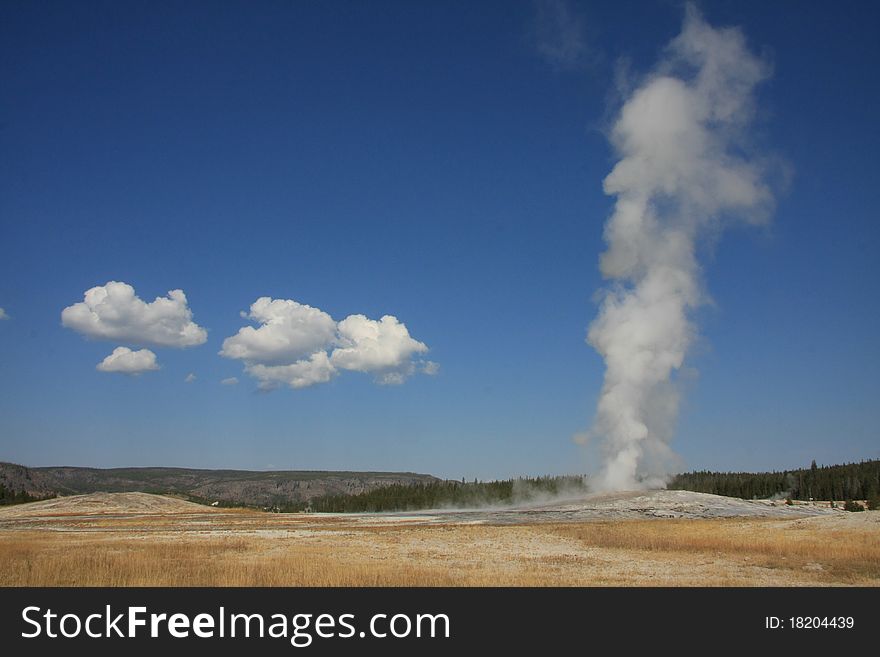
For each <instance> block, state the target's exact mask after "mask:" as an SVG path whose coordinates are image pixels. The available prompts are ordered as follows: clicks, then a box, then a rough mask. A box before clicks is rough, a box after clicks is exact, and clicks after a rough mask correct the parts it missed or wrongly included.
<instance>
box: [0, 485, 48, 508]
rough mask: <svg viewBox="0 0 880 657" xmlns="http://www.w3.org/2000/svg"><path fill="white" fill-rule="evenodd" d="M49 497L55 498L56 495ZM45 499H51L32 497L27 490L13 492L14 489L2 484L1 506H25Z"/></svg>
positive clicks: (0, 489) (0, 488)
mask: <svg viewBox="0 0 880 657" xmlns="http://www.w3.org/2000/svg"><path fill="white" fill-rule="evenodd" d="M49 497H55V495H50V496H49ZM45 499H49V498H47V497H38V496H36V495H31V494H30V493H28V492H27V491H25V490H13V489H12V488H7V487H6V486H4V485H3V484H2V483H0V506H7V505H9V504H24V503H25V502H38V501H39V500H45Z"/></svg>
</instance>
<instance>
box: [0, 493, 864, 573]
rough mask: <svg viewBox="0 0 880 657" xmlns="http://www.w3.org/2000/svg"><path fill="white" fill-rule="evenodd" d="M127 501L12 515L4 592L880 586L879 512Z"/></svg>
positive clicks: (138, 497) (98, 500) (5, 518)
mask: <svg viewBox="0 0 880 657" xmlns="http://www.w3.org/2000/svg"><path fill="white" fill-rule="evenodd" d="M123 495H128V498H125V499H122V502H119V500H120V497H119V496H116V497H114V496H103V497H101V496H83V498H81V499H80V500H79V502H78V503H77V504H76V505H73V506H72V504H74V503H73V502H69V501H68V502H65V501H61V500H53V501H52V502H51V503H50V502H46V503H36V504H38V505H39V504H42V505H43V507H35V506H34V505H23V506H20V507H14V508H9V509H4V510H2V511H0V585H4V586H71V585H72V586H150V585H153V586H493V585H501V586H507V585H513V586H798V585H818V586H835V585H862V586H878V585H880V512H866V513H853V514H847V513H842V512H841V513H836V514H829V515H822V516H814V517H798V516H792V517H782V518H779V517H767V518H759V517H748V516H744V517H743V516H741V517H730V518H702V519H701V518H684V519H682V518H673V519H664V518H652V519H629V518H624V519H611V520H607V519H597V520H586V521H574V522H529V521H525V520H524V521H523V522H521V523H516V522H506V523H505V524H493V523H491V522H479V523H463V522H458V521H457V522H444V521H443V519H442V518H440V520H437V519H436V518H434V519H433V520H432V521H431V522H424V521H423V519H421V518H419V517H416V516H412V515H411V516H383V515H356V516H319V515H298V514H297V515H293V514H290V515H288V514H267V513H259V512H254V511H239V510H233V511H230V510H215V509H209V508H205V507H200V506H195V505H190V504H188V503H185V502H179V501H175V500H169V499H168V498H157V497H155V496H146V495H142V494H123ZM66 499H68V500H73V498H66ZM53 503H54V506H53ZM28 506H30V507H32V508H31V509H30V510H29V509H27V508H26V507H28Z"/></svg>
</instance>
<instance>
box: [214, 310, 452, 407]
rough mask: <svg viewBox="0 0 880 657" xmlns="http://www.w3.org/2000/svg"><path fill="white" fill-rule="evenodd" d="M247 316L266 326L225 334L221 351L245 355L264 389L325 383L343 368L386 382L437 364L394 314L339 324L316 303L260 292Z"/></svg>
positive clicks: (350, 319) (429, 369)
mask: <svg viewBox="0 0 880 657" xmlns="http://www.w3.org/2000/svg"><path fill="white" fill-rule="evenodd" d="M243 316H245V317H248V318H250V319H253V320H255V321H257V322H259V323H260V324H261V326H260V327H259V328H253V327H249V326H248V327H244V328H242V329H241V330H239V332H238V333H237V334H236V335H234V336H231V337H229V338H227V339H226V340H224V342H223V349H222V350H221V351H220V355H221V356H225V357H227V358H234V359H238V360H242V361H244V364H245V371H246V372H247V373H248V374H249V375H250V376H252V377H254V378H255V379H257V381H258V382H259V387H260V388H261V389H264V390H271V389H273V388H278V387H280V386H282V385H288V386H290V387H291V388H306V387H309V386H312V385H315V384H317V383H326V382H328V381H330V380H331V379H332V378H333V377H334V376H336V375H337V374H338V373H339V372H340V371H342V370H350V371H357V372H365V373H369V374H373V375H374V377H375V380H376V382H377V383H380V384H386V385H387V384H399V383H403V382H404V381H405V380H406V379H407V378H408V377H410V376H411V375H413V374H414V373H416V372H417V371H422V372H424V373H426V374H435V373H436V372H437V369H438V365H437V364H436V363H433V362H431V361H428V362H421V361H418V362H417V361H415V360H414V357H415V356H417V355H418V354H422V353H425V352H427V351H428V347H427V346H426V345H425V344H424V343H422V342H419V341H418V340H415V339H414V338H412V337H411V336H410V334H409V331H408V330H407V328H406V325H405V324H403V323H402V322H400V321H399V320H398V319H397V318H396V317H393V316H391V315H385V316H384V317H382V318H381V319H380V320H373V319H369V318H368V317H366V316H364V315H349V316H348V317H346V318H345V319H343V320H342V321H341V322H339V323H338V324H337V323H336V322H335V321H334V320H333V318H332V317H331V316H330V315H328V314H327V313H325V312H324V311H322V310H319V309H317V308H313V307H311V306H307V305H304V304H300V303H298V302H296V301H292V300H289V299H271V298H269V297H261V298H259V299H257V301H255V302H254V304H253V305H252V306H251V309H250V312H249V313H247V314H246V315H245V314H244V313H243Z"/></svg>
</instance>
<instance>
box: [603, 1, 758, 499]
mask: <svg viewBox="0 0 880 657" xmlns="http://www.w3.org/2000/svg"><path fill="white" fill-rule="evenodd" d="M769 73H770V70H769V67H768V65H767V64H766V63H765V62H764V61H763V60H761V59H760V58H758V57H756V56H755V55H753V54H752V53H751V52H750V51H749V50H748V48H747V46H746V43H745V39H744V37H743V35H742V33H741V32H740V31H739V30H738V29H729V28H728V29H715V28H713V27H711V26H710V25H708V24H707V23H706V22H705V21H704V20H703V18H702V16H701V15H700V13H699V12H698V11H697V10H696V9H695V8H694V7H693V6H688V7H687V11H686V15H685V20H684V27H683V29H682V32H681V34H680V35H679V36H678V37H676V38H675V39H674V40H673V41H672V42H671V43H670V44H669V46H668V47H667V49H666V51H665V54H664V57H663V59H662V60H661V62H660V64H659V65H658V66H657V68H656V69H655V72H654V73H652V74H651V75H650V76H649V77H648V78H647V79H646V80H645V81H644V82H643V83H642V84H641V85H640V86H639V87H638V88H636V89H635V90H634V91H632V92H631V93H629V94H628V95H627V96H626V99H625V102H624V104H623V106H622V108H621V110H620V114H619V116H617V118H616V121H615V123H614V126H613V130H612V133H611V141H612V144H613V146H614V148H615V150H616V152H617V153H618V154H619V156H620V159H619V161H618V162H617V164H616V165H615V166H614V168H613V170H612V171H611V173H610V174H609V175H608V177H607V178H605V181H604V190H605V193H606V194H609V195H612V196H615V197H616V203H615V207H614V211H613V213H612V215H611V217H610V218H609V219H608V221H607V223H606V225H605V240H606V242H607V243H608V248H607V250H606V251H605V253H603V254H602V256H601V261H600V269H601V271H602V274H603V276H604V277H605V278H606V279H609V280H610V281H611V283H610V285H609V286H608V287H607V288H606V289H605V290H604V291H603V297H602V301H601V305H600V309H599V315H598V317H597V318H596V319H595V320H594V321H593V323H592V324H591V325H590V327H589V332H588V336H587V342H588V343H589V344H590V345H592V346H593V347H594V348H595V349H596V350H597V351H598V352H599V353H600V354H601V355H602V357H603V358H604V359H605V365H606V371H605V381H604V384H603V387H602V392H601V396H600V399H599V403H598V408H597V411H596V417H595V421H594V424H593V427H592V428H591V429H590V431H589V433H588V436H589V437H595V438H598V439H600V440H601V442H602V447H603V450H604V454H605V462H604V466H603V470H602V472H601V474H600V475H599V477H598V481H597V482H596V487H597V488H599V489H604V490H625V489H633V488H640V487H643V486H646V485H647V486H656V485H661V484H662V483H663V477H664V475H665V474H666V473H668V472H669V470H668V467H669V465H670V463H671V462H672V460H673V459H674V455H673V454H672V451H671V450H670V448H669V447H668V444H669V441H670V440H671V438H672V433H673V430H674V426H675V420H676V417H677V415H678V406H679V397H678V391H677V388H676V385H675V373H676V371H677V370H679V368H681V366H682V364H683V363H684V359H685V356H686V354H687V352H688V348H689V347H690V346H691V344H692V343H693V340H694V336H695V328H694V325H693V322H692V321H691V319H690V314H691V312H692V311H693V310H694V309H695V308H697V307H698V306H699V305H701V304H702V303H704V301H705V300H706V296H705V294H704V292H703V290H702V286H701V282H700V279H701V275H700V265H699V263H698V261H697V254H696V251H697V248H696V247H697V242H698V239H699V238H700V236H701V235H704V234H706V233H714V232H716V231H718V230H719V229H720V228H722V227H723V226H724V225H725V224H726V223H727V222H728V221H730V220H733V219H739V220H744V221H746V222H748V223H761V222H763V221H765V220H766V219H767V218H768V217H769V216H770V213H771V210H772V205H773V197H772V194H771V192H770V189H769V187H768V185H767V184H765V182H763V181H762V175H763V171H762V167H761V164H760V162H759V160H758V159H757V158H754V157H753V158H749V157H748V156H747V154H746V150H747V146H748V143H747V139H746V134H747V132H746V131H747V130H748V127H749V124H750V122H751V120H752V118H753V115H754V102H753V100H754V99H753V93H754V89H755V86H756V85H757V84H758V83H759V82H761V81H762V80H764V79H766V78H767V77H768V76H769Z"/></svg>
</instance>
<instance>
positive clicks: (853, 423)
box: [0, 2, 880, 478]
mask: <svg viewBox="0 0 880 657" xmlns="http://www.w3.org/2000/svg"><path fill="white" fill-rule="evenodd" d="M559 6H562V5H552V4H551V5H549V7H550V9H549V11H552V10H553V9H554V7H556V9H557V10H558V7H559ZM700 6H701V9H702V11H703V13H704V15H705V18H706V20H707V21H708V22H709V23H710V24H712V25H716V26H724V25H737V26H740V27H741V28H742V30H743V32H744V34H745V35H746V37H747V39H748V43H749V46H750V47H751V48H752V50H753V51H756V52H759V53H763V55H764V56H765V57H766V58H768V59H769V61H771V62H772V64H773V71H774V73H773V77H772V78H771V79H770V80H769V81H768V82H765V83H764V84H762V85H761V86H760V88H759V90H758V96H757V100H758V108H759V116H758V121H757V124H756V125H757V128H756V130H755V134H754V138H755V140H756V141H757V142H759V143H760V144H761V148H762V151H763V152H765V153H770V154H774V155H775V156H778V157H779V158H781V159H784V161H785V162H786V163H787V167H788V168H789V170H790V172H791V174H792V175H791V180H790V182H789V184H788V185H787V189H786V190H785V191H784V193H781V194H780V195H779V196H778V198H777V207H776V211H775V213H774V216H773V220H772V222H771V223H770V224H769V225H768V226H767V227H762V228H757V229H755V228H748V227H738V228H733V229H731V230H729V231H727V232H726V233H725V234H724V235H723V237H722V238H721V239H720V240H718V241H717V243H716V244H714V246H707V248H706V249H705V250H704V253H703V254H702V257H701V260H702V263H703V269H704V272H705V279H704V282H705V285H706V287H707V289H708V291H709V292H710V293H711V296H712V299H713V301H714V304H712V305H709V306H705V307H703V308H702V309H700V310H699V312H698V313H697V315H696V319H697V322H698V325H699V327H700V332H701V338H700V341H699V344H698V346H697V348H696V349H693V350H692V351H691V353H690V355H689V358H688V366H689V367H690V368H693V369H694V370H696V371H698V373H699V374H698V375H696V376H694V377H692V379H691V380H689V381H688V382H687V384H686V386H685V389H686V395H685V402H684V404H683V406H682V409H681V413H680V417H679V422H678V429H677V431H676V437H675V440H674V441H673V443H672V446H673V448H674V449H675V450H676V452H677V453H678V454H679V455H680V456H681V457H682V459H683V461H684V464H685V466H686V467H688V468H700V469H702V468H711V469H724V470H727V469H766V468H787V467H798V466H802V465H809V462H810V460H811V459H816V460H817V461H819V462H825V463H834V462H842V461H849V460H859V459H862V458H878V457H880V440H878V433H877V425H878V420H880V410H878V406H877V403H876V400H877V399H878V398H880V382H878V377H877V372H878V371H880V348H878V343H877V335H878V334H880V331H878V323H880V321H878V320H880V313H878V310H880V295H878V294H877V291H876V290H877V283H878V278H880V276H878V275H880V264H878V262H880V259H878V258H877V251H878V246H880V239H878V238H880V229H878V225H877V220H876V219H877V217H876V215H877V210H876V208H877V207H878V206H880V198H878V195H880V192H878V185H877V184H876V179H877V164H876V153H877V152H878V151H880V135H878V130H877V124H876V117H877V116H878V100H880V83H878V81H877V76H876V70H877V65H878V63H880V46H878V43H877V39H876V32H877V27H878V9H877V8H875V7H874V6H873V5H872V4H871V3H862V2H848V3H847V2H844V3H836V4H835V5H834V6H831V5H827V6H825V5H820V4H819V3H806V4H805V3H800V2H774V3H761V2H736V3H732V2H704V3H702V4H701V5H700ZM542 7H543V9H542ZM547 7H548V5H536V4H534V3H531V2H519V3H518V2H499V3H488V2H487V3H467V2H449V3H439V2H438V3H433V2H431V3H404V2H389V3H359V2H328V3H318V2H305V3H282V2H261V3H236V2H229V3H222V4H221V5H216V4H213V3H199V2H193V3H186V4H184V3H162V2H159V3H129V2H124V3H118V2H117V3H99V2H87V3H76V4H71V3H60V2H59V3H40V2H7V3H4V4H3V5H2V8H0V249H2V258H0V307H2V308H3V309H4V311H5V313H6V314H7V315H8V318H7V319H5V320H2V321H0V460H7V461H14V462H20V463H25V464H28V465H60V464H69V465H89V466H99V467H104V466H106V467H111V466H128V465H168V466H172V465H173V466H192V467H233V468H253V469H265V468H283V469H352V470H366V469H372V470H412V471H420V472H430V473H433V474H437V475H440V476H449V477H461V476H465V477H469V478H472V477H480V478H494V477H506V476H510V475H519V474H532V475H536V474H544V473H568V472H589V471H593V470H594V469H595V468H596V467H597V455H596V454H595V452H594V451H590V450H586V451H585V450H583V449H582V448H581V447H579V446H578V445H575V444H574V443H573V442H572V440H571V437H572V435H573V434H575V433H577V432H579V431H582V430H583V429H584V428H585V427H586V426H588V425H589V423H590V421H591V419H592V417H593V415H594V413H595V408H596V401H597V398H598V395H599V391H600V388H601V386H602V378H603V369H604V365H603V363H602V360H601V358H600V357H599V356H598V355H597V354H596V352H595V351H594V350H593V349H592V348H591V347H590V346H589V345H587V344H586V343H585V342H584V338H585V335H586V329H587V326H588V324H589V323H590V321H592V319H593V318H594V317H595V316H596V313H597V306H596V303H595V300H594V295H595V293H596V291H597V290H598V289H600V288H601V287H602V285H603V281H602V278H601V275H600V272H599V269H598V257H599V254H600V253H601V252H602V251H603V250H604V248H605V243H604V241H603V238H602V226H603V224H604V222H605V221H606V219H607V218H608V216H609V214H610V212H611V210H612V208H613V204H614V201H613V198H611V197H609V196H606V195H605V194H604V193H603V191H602V180H603V178H604V177H605V176H606V175H607V174H608V173H609V171H610V170H611V168H612V167H613V165H614V162H615V160H616V156H615V154H614V152H613V151H612V149H611V147H610V145H609V143H608V139H607V137H606V134H605V130H604V128H606V127H607V126H608V122H609V117H610V116H612V115H613V112H614V108H615V104H614V103H615V95H614V89H615V71H619V70H620V69H621V64H620V62H621V61H622V60H625V61H626V62H627V67H628V70H629V71H630V72H631V74H632V75H639V74H644V73H645V72H647V71H648V70H650V69H651V67H652V66H653V65H654V63H655V62H656V60H657V58H658V56H659V55H660V53H661V51H662V49H663V47H664V45H665V44H666V43H668V42H669V41H670V39H672V38H673V37H674V36H675V35H676V34H677V33H678V31H679V30H680V29H681V22H682V15H683V10H682V7H681V5H679V4H677V3H672V2H638V3H626V2H595V3H571V4H567V5H564V7H565V11H566V12H567V14H566V15H567V17H568V20H567V21H566V22H565V24H566V30H565V31H564V33H559V31H558V30H555V29H553V23H552V21H551V24H550V25H549V26H548V24H547V23H546V13H545V14H544V15H543V16H544V18H541V16H542V14H541V11H544V12H546V11H548V8H547ZM569 28H571V29H569ZM572 30H574V31H573V32H572ZM572 34H574V36H572ZM572 39H573V40H572ZM108 281H123V282H125V283H127V284H129V285H131V286H133V288H134V289H135V291H136V294H137V295H138V296H139V297H140V298H141V299H143V300H145V301H147V302H149V301H152V300H153V299H155V298H156V297H158V296H164V295H165V294H166V293H167V292H168V291H169V290H175V289H182V290H184V292H185V293H186V297H187V303H188V308H189V309H190V310H191V311H192V313H193V317H192V319H193V321H194V322H196V323H197V324H198V325H199V326H200V327H203V328H204V329H206V330H207V338H206V340H205V341H204V343H203V344H200V345H195V346H189V347H186V348H174V347H170V348H169V347H156V346H149V345H146V346H148V347H149V348H150V349H152V350H153V351H154V352H155V354H156V356H157V359H158V363H159V365H160V369H159V370H156V371H148V372H144V373H143V374H141V375H140V376H126V375H124V374H120V373H108V372H100V371H97V370H96V365H97V364H98V363H100V362H101V361H102V360H103V359H104V358H105V357H106V356H107V355H108V354H110V352H111V351H113V349H114V348H115V347H117V346H119V345H127V346H130V347H132V348H139V347H140V345H135V344H133V343H131V344H129V343H128V342H125V341H113V340H99V339H88V338H87V337H84V335H83V334H82V333H81V332H78V331H77V330H72V329H71V328H67V327H64V326H62V324H61V311H62V310H63V309H64V308H66V307H68V306H71V305H73V304H76V303H78V302H82V301H83V294H84V293H85V291H86V290H88V289H90V288H92V287H95V286H103V285H104V284H106V283H107V282H108ZM259 297H272V298H274V299H291V300H295V301H297V302H299V303H301V304H308V305H310V306H312V307H315V308H318V309H320V310H321V311H324V312H325V313H327V314H329V315H330V316H332V318H333V319H334V320H336V321H338V320H342V319H344V318H345V317H347V316H349V315H356V314H363V315H365V316H366V317H367V318H370V319H372V320H378V319H379V318H380V317H382V316H383V315H386V314H387V315H393V316H394V317H396V318H397V319H398V320H399V321H400V322H402V323H404V324H405V326H406V328H407V330H408V332H409V334H410V335H411V337H412V339H414V340H417V341H419V342H421V343H423V344H424V345H426V346H427V347H428V348H429V349H430V351H428V352H427V353H425V354H421V353H420V354H418V358H419V359H422V360H424V359H430V361H433V362H436V363H438V364H439V371H438V372H437V373H436V374H435V375H433V376H429V375H426V374H424V373H421V372H416V373H414V374H412V376H409V378H407V380H406V381H405V382H404V383H402V384H400V385H377V384H376V383H375V381H374V376H373V375H372V373H371V372H362V371H340V372H339V373H338V375H336V376H333V377H332V378H331V380H329V381H327V382H326V383H320V384H317V385H312V386H310V387H305V388H301V389H291V388H290V387H284V386H282V387H280V388H279V389H275V390H271V391H268V392H267V391H260V390H259V389H258V383H259V382H258V381H257V380H256V379H255V378H254V377H253V376H250V375H248V374H247V373H246V372H244V371H243V363H242V361H241V360H236V359H231V358H224V357H221V356H220V355H218V352H219V351H220V350H221V349H222V348H223V342H224V339H226V338H229V337H230V336H234V335H236V334H237V332H238V331H239V329H241V328H242V327H244V326H246V325H249V324H250V325H252V326H256V324H253V323H251V322H249V321H248V320H247V319H245V318H242V317H241V316H240V315H239V313H240V312H241V311H248V309H249V308H250V306H251V304H253V303H254V302H255V301H256V300H257V299H258V298H259ZM189 373H194V374H195V375H196V377H197V378H196V380H195V381H193V382H190V383H186V382H185V381H184V379H185V377H186V376H187V374H189ZM230 377H236V378H237V379H238V380H239V383H238V384H237V385H222V384H221V383H220V382H221V380H223V379H228V378H230Z"/></svg>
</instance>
